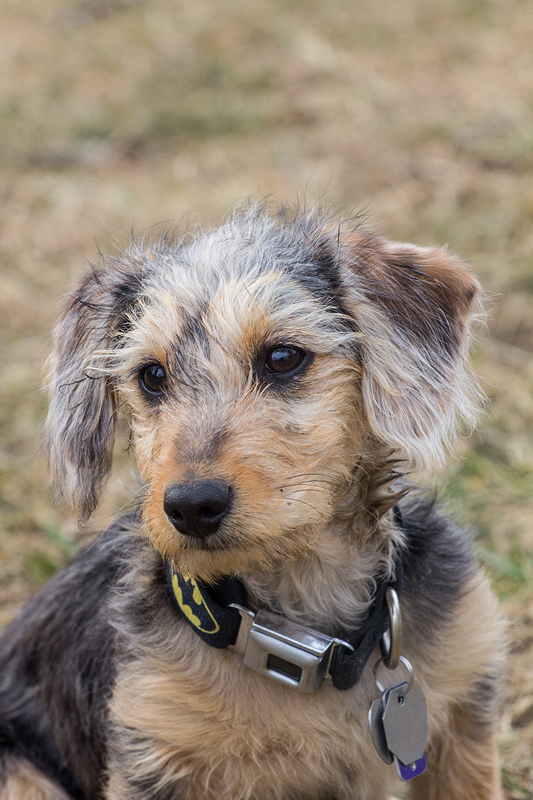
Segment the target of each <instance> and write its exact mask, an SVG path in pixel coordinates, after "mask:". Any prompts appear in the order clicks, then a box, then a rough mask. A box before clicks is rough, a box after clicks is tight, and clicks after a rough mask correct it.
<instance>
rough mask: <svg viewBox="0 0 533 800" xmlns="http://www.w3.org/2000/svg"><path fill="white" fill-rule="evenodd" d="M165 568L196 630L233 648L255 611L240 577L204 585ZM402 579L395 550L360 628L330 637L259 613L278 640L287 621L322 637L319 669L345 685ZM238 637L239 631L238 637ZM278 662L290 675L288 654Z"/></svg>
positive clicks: (385, 619)
mask: <svg viewBox="0 0 533 800" xmlns="http://www.w3.org/2000/svg"><path fill="white" fill-rule="evenodd" d="M394 515H395V520H396V522H397V523H398V524H400V525H402V519H401V514H400V511H399V509H398V507H396V508H395V509H394ZM167 570H168V572H167V574H168V583H169V587H170V591H171V594H172V597H173V598H174V601H175V603H176V606H177V607H178V608H179V610H180V612H181V613H182V614H183V615H184V617H185V619H186V620H187V622H188V623H189V625H190V626H191V627H192V628H193V630H194V631H195V632H196V633H197V635H198V636H199V637H200V638H201V639H202V640H203V641H204V642H206V644H208V645H210V646H211V647H217V648H226V647H230V648H233V649H237V647H236V643H237V639H238V637H239V632H240V631H241V626H243V625H244V624H245V620H246V617H247V615H250V617H251V618H252V619H253V617H254V615H253V613H252V612H251V611H249V610H248V609H246V608H245V607H244V606H243V603H244V588H243V586H242V584H241V583H240V581H238V580H237V579H236V578H230V577H226V578H223V579H222V580H221V581H220V582H219V583H218V584H217V585H216V586H209V587H208V586H205V585H204V584H202V583H201V582H200V581H197V580H195V579H194V578H191V577H190V576H189V575H181V574H180V573H179V572H176V571H175V570H174V569H173V567H172V565H171V564H170V563H169V564H168V566H167ZM402 579H403V559H402V557H401V556H400V554H398V557H397V559H396V565H395V579H394V580H393V581H389V580H378V581H377V584H376V590H375V593H374V598H373V600H372V604H371V605H370V608H369V610H368V614H367V616H366V619H365V621H364V623H363V624H362V625H361V627H360V628H359V630H357V631H355V632H352V633H350V634H347V635H346V636H345V637H343V639H342V640H339V639H329V637H325V636H324V635H323V634H320V633H317V632H315V631H312V630H311V629H309V628H304V627H303V626H299V625H294V624H293V623H289V621H288V620H285V619H284V618H283V617H280V616H279V615H273V614H270V613H269V612H263V617H265V615H266V617H268V619H270V620H271V621H274V627H275V628H276V629H278V630H280V631H281V632H282V633H281V635H280V634H276V633H274V638H275V639H277V640H279V639H283V638H285V639H286V638H287V637H286V636H284V635H283V631H284V629H287V626H288V627H289V628H290V629H291V631H294V630H296V629H298V630H299V631H301V634H300V638H302V637H303V640H304V642H306V641H311V640H312V639H313V637H314V639H315V640H316V641H318V642H319V643H322V646H323V648H324V653H325V655H324V656H323V659H326V657H327V663H326V665H325V667H324V669H323V672H324V671H325V672H326V673H327V674H323V675H322V677H330V678H331V679H332V681H333V685H334V686H335V687H336V688H337V689H350V688H351V687H352V686H354V685H355V684H356V683H357V681H358V680H359V678H360V677H361V673H362V671H363V669H364V667H365V665H366V663H367V661H368V659H369V658H370V655H371V654H372V652H373V651H374V649H375V648H376V646H377V645H378V644H379V642H380V640H381V638H382V636H383V634H384V633H385V632H386V631H387V629H388V628H389V624H390V620H389V612H388V607H387V603H386V599H385V594H386V591H387V589H388V588H389V587H390V588H392V589H394V590H395V591H396V593H397V595H398V596H400V595H401V589H402ZM276 620H277V622H276ZM251 624H252V623H251V622H250V625H251ZM258 630H259V631H260V632H261V633H260V634H259V637H261V636H262V637H263V639H264V638H265V634H266V635H268V634H269V629H268V626H267V627H265V625H264V624H263V625H260V626H259V628H258ZM241 638H242V637H239V642H240V640H241ZM297 638H298V635H297ZM328 642H329V643H331V646H330V649H329V650H328V648H327V643H328ZM303 649H304V650H305V651H306V652H307V651H309V648H308V647H306V645H305V644H304V645H303ZM267 650H268V648H267ZM326 651H327V652H326ZM239 652H241V653H242V652H243V651H242V650H239ZM280 652H282V653H284V652H285V651H283V650H282V651H280ZM267 657H268V659H269V660H271V659H272V658H277V659H278V662H279V655H278V656H276V655H273V654H272V653H271V654H270V655H268V654H267V656H265V658H267ZM304 660H305V659H304ZM248 662H249V663H248V664H247V665H248V666H252V668H254V669H256V667H255V666H253V664H252V661H251V660H250V659H248ZM281 662H282V663H286V664H288V666H287V668H286V672H288V673H289V675H290V674H291V671H290V669H289V667H291V662H292V659H290V658H289V659H288V661H287V659H286V658H285V659H284V658H282V659H281ZM244 663H245V664H246V663H247V658H246V655H244ZM265 663H266V662H265ZM272 663H275V662H272ZM281 669H283V667H282V668H281ZM294 669H299V668H298V667H294V666H292V670H293V671H294ZM257 671H259V672H263V674H269V675H270V677H273V678H275V679H277V680H281V682H282V683H286V684H289V685H293V686H294V687H295V688H298V680H296V679H295V678H291V677H288V676H287V675H286V674H285V676H284V677H283V676H282V677H280V675H277V674H273V673H272V671H271V670H268V673H267V671H266V670H264V669H257ZM319 682H320V681H319ZM319 682H318V683H316V685H313V686H312V687H311V688H301V689H300V691H312V690H313V689H314V688H316V687H317V686H318V685H319ZM302 685H303V684H302Z"/></svg>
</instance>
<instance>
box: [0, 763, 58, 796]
mask: <svg viewBox="0 0 533 800" xmlns="http://www.w3.org/2000/svg"><path fill="white" fill-rule="evenodd" d="M3 766H4V772H5V777H4V780H3V782H2V783H1V784H0V800H69V798H68V796H67V795H66V794H65V792H63V791H62V790H61V789H60V788H59V787H58V786H57V784H56V783H55V782H53V781H51V780H49V779H48V778H47V777H46V776H45V775H43V774H42V772H40V771H39V770H38V769H36V768H35V767H34V766H33V764H30V762H29V761H26V759H24V758H17V757H13V756H4V763H3Z"/></svg>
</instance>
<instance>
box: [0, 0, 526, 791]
mask: <svg viewBox="0 0 533 800" xmlns="http://www.w3.org/2000/svg"><path fill="white" fill-rule="evenodd" d="M532 41H533V5H531V3H528V2H526V0H434V2H431V3H428V2H427V0H373V2H371V3H354V2H353V0H329V2H327V3H326V2H324V0H322V1H320V0H284V2H281V0H270V1H269V2H266V0H252V1H251V2H247V3H245V2H244V1H243V0H218V2H217V1H216V0H194V2H192V1H191V0H70V2H67V1H66V0H25V2H24V3H20V2H18V0H3V3H2V8H1V11H0V170H1V175H0V270H1V273H0V274H1V284H0V330H1V339H0V359H1V365H2V367H1V369H2V371H1V374H2V380H1V381H0V436H1V439H0V489H1V491H0V625H3V624H4V623H6V622H7V621H8V620H9V619H11V618H12V617H13V615H14V614H15V612H16V610H17V608H19V607H20V605H21V604H22V603H23V602H24V600H25V599H26V598H27V597H28V596H29V595H30V594H31V593H32V592H34V591H35V590H36V589H37V588H38V587H39V586H41V585H42V584H43V583H44V582H45V581H46V580H47V579H48V577H49V576H50V575H51V574H52V573H53V572H54V571H55V570H56V569H57V568H58V567H60V566H61V565H62V564H63V563H64V562H65V561H66V560H67V559H68V558H69V557H70V556H71V554H72V553H73V552H74V551H75V550H76V548H77V546H78V545H79V543H80V542H81V541H83V540H86V539H87V538H89V537H90V536H91V535H92V534H93V532H94V531H95V530H96V529H98V528H99V527H102V526H103V525H105V524H107V523H108V522H109V521H111V519H112V518H113V515H114V514H115V513H116V511H117V509H119V508H121V507H127V506H128V505H130V504H131V502H132V499H131V498H132V495H134V494H135V492H136V488H137V485H136V479H135V475H134V472H133V467H132V464H131V462H130V461H129V460H128V458H127V455H126V453H125V445H124V444H122V445H119V447H118V448H117V466H116V468H115V471H114V473H113V478H112V480H111V484H110V488H109V491H108V494H107V497H106V500H105V502H104V505H103V507H102V509H101V510H100V511H98V512H97V514H96V515H95V519H94V520H93V521H92V522H91V525H90V526H89V527H88V528H87V529H84V530H82V531H80V530H79V529H78V528H77V526H76V521H75V520H74V518H73V517H72V516H71V515H69V514H68V513H65V512H62V511H60V510H58V509H56V508H54V506H53V505H52V503H51V493H50V491H49V489H48V488H47V483H46V471H45V468H44V465H43V463H42V459H41V458H40V456H39V453H38V447H39V431H40V427H41V425H42V420H43V416H44V413H45V405H46V404H45V399H44V396H43V394H42V393H41V391H40V386H41V385H42V380H43V378H42V369H41V368H42V363H43V361H44V358H45V355H46V351H47V347H48V338H49V332H50V330H51V327H52V325H53V322H54V319H55V317H56V315H57V310H58V308H59V305H60V303H61V299H62V297H63V295H64V293H65V291H66V290H67V289H68V288H69V286H70V285H71V284H72V282H73V280H74V279H75V278H76V276H78V275H79V274H80V272H81V271H82V269H83V268H84V266H85V265H86V263H87V259H88V258H89V259H90V258H92V257H94V256H95V254H96V252H97V249H98V247H101V248H102V249H104V250H106V249H109V248H111V249H112V250H113V249H116V248H117V247H118V246H120V244H121V243H124V242H125V241H127V240H128V238H129V236H130V234H131V230H132V229H133V230H134V231H142V230H144V229H146V228H147V227H149V226H152V225H157V224H163V225H166V224H168V223H169V222H172V221H175V220H178V229H179V220H183V219H184V218H186V219H188V220H189V221H192V223H194V222H195V221H196V220H198V221H201V222H203V223H205V222H217V221H218V220H219V219H220V217H221V216H222V215H223V214H224V213H225V212H226V211H227V210H228V208H230V207H231V206H232V204H234V203H235V202H236V201H238V200H240V199H242V198H245V197H247V196H248V195H252V194H253V195H259V196H261V195H264V194H273V195H274V196H275V197H279V198H282V199H285V200H291V199H292V198H295V197H296V196H297V195H298V194H299V193H301V192H302V190H305V191H307V193H308V195H309V196H310V197H311V198H313V197H317V196H319V195H321V194H322V192H323V191H324V190H327V196H326V199H329V200H331V201H334V202H335V203H336V204H338V205H339V206H340V207H346V208H348V209H354V208H355V209H357V208H361V207H365V208H367V209H368V210H369V213H370V218H371V224H372V226H373V227H374V228H375V229H376V230H378V231H380V232H381V233H383V234H386V235H388V236H390V237H396V238H398V239H405V240H412V241H415V242H417V243H420V244H430V243H448V244H449V245H450V247H451V249H452V250H454V251H456V252H457V253H459V254H460V255H461V256H463V257H464V258H466V259H467V260H468V261H469V262H470V263H471V264H472V266H473V269H474V270H475V271H476V272H477V274H478V275H479V276H480V278H481V280H482V282H483V284H484V286H485V287H486V289H487V291H488V302H487V305H488V312H489V315H488V325H487V330H486V332H485V334H486V335H485V336H484V338H483V340H482V341H480V344H479V346H478V351H477V354H476V364H477V368H478V371H479V372H480V373H481V375H482V377H483V380H484V386H485V390H486V391H487V393H488V395H489V396H490V398H491V401H492V411H491V412H490V414H487V415H486V417H485V420H484V422H483V424H482V426H481V430H480V432H479V433H478V434H476V435H474V436H473V437H471V438H470V439H468V440H467V441H465V442H464V443H463V444H462V446H461V458H460V459H459V460H457V461H456V462H455V464H453V465H452V466H451V467H450V468H449V470H448V471H447V472H446V473H445V474H444V475H443V476H440V477H439V480H438V483H439V484H440V486H441V487H442V490H443V493H444V496H445V498H446V500H447V502H448V504H449V506H450V507H451V509H452V510H453V512H454V513H455V514H456V515H457V516H458V517H459V518H460V519H461V520H462V521H464V522H466V523H468V524H470V525H472V526H473V527H474V528H475V530H476V531H477V543H478V547H479V555H480V558H481V559H482V560H483V561H484V562H485V564H486V566H487V569H488V571H489V572H490V575H491V578H492V580H493V584H494V587H495V589H496V591H497V592H498V594H499V595H500V597H501V599H502V602H503V604H504V607H505V609H506V611H507V612H508V614H509V616H510V618H511V620H512V625H511V629H510V638H511V642H512V643H511V658H510V677H509V684H508V691H507V698H506V707H505V708H506V710H505V717H504V724H503V728H502V736H501V743H502V744H501V750H502V755H503V760H504V767H503V772H504V781H505V786H506V798H507V799H508V800H510V799H511V798H512V799H513V800H522V799H523V798H532V797H533V791H532V775H533V757H532V754H531V753H532V749H533V592H532V587H533V490H532V487H533V429H532V425H531V423H532V419H533V391H532V390H533V360H532V351H533V336H532V334H533V309H532V300H533V263H532V252H533V225H532V215H533V48H532V46H531V42H532ZM191 209H192V212H190V210H191Z"/></svg>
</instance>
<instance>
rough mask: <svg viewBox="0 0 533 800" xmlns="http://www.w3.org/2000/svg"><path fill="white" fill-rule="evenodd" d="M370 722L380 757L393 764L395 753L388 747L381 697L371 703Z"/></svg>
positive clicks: (371, 732)
mask: <svg viewBox="0 0 533 800" xmlns="http://www.w3.org/2000/svg"><path fill="white" fill-rule="evenodd" d="M368 724H369V726H370V735H371V736H372V741H373V742H374V747H375V748H376V750H377V751H378V753H379V756H380V758H381V759H382V761H384V762H385V764H392V762H393V755H392V753H391V751H390V750H389V748H388V747H387V739H386V737H385V730H384V728H383V704H382V702H381V697H379V698H378V699H377V700H374V701H373V702H372V703H371V704H370V708H369V710H368Z"/></svg>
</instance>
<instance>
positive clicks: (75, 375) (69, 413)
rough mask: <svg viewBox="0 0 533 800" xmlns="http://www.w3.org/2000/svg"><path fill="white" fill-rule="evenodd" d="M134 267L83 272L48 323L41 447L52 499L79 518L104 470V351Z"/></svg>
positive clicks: (112, 412) (130, 299)
mask: <svg viewBox="0 0 533 800" xmlns="http://www.w3.org/2000/svg"><path fill="white" fill-rule="evenodd" d="M142 269H143V264H142V262H141V261H139V262H138V263H136V261H135V260H134V259H133V258H131V259H130V258H125V259H123V260H110V262H109V263H107V264H105V265H104V266H103V267H102V268H101V269H99V270H97V271H90V272H88V273H87V274H86V275H85V277H84V278H83V279H82V280H81V282H80V283H79V284H78V286H77V287H76V288H75V289H74V291H73V293H72V294H71V295H70V299H69V302H68V304H67V307H66V308H65V310H64V312H63V314H62V316H61V317H60V319H59V322H58V324H57V325H56V329H55V335H54V348H53V353H52V357H51V359H50V367H51V369H50V372H51V375H50V383H49V387H48V388H49V394H50V405H49V410H48V419H47V422H46V430H45V448H46V451H47V454H48V461H49V465H50V470H51V474H52V477H53V480H54V483H55V486H56V489H57V495H58V498H60V499H64V500H67V501H68V502H69V503H70V504H71V505H72V506H73V507H74V508H75V509H76V510H77V511H78V512H79V514H80V517H81V518H82V519H87V518H88V517H89V516H90V514H91V513H92V512H93V511H94V509H95V508H96V506H97V504H98V500H99V497H100V494H101V490H102V488H103V486H104V484H105V482H106V479H107V476H108V474H109V470H110V468H111V458H112V452H113V443H114V438H115V425H116V397H115V391H114V386H113V380H112V375H111V374H110V373H111V370H110V363H109V353H110V352H112V351H113V348H114V347H115V346H116V337H117V335H120V332H121V330H122V328H123V327H124V326H125V325H127V324H128V319H129V316H130V314H131V313H132V309H133V307H134V304H135V302H136V299H137V297H138V295H139V292H140V287H141V286H142Z"/></svg>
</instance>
